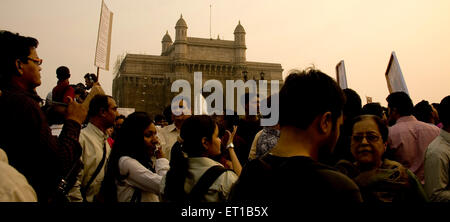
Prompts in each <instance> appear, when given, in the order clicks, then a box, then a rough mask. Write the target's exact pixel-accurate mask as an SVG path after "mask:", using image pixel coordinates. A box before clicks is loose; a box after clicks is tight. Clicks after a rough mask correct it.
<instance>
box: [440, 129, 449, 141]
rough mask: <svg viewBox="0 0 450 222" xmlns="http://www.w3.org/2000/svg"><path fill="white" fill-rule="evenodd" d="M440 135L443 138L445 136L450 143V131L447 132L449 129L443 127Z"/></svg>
mask: <svg viewBox="0 0 450 222" xmlns="http://www.w3.org/2000/svg"><path fill="white" fill-rule="evenodd" d="M439 135H441V136H442V138H444V140H446V141H447V143H450V132H447V131H445V130H443V129H441V132H440V134H439Z"/></svg>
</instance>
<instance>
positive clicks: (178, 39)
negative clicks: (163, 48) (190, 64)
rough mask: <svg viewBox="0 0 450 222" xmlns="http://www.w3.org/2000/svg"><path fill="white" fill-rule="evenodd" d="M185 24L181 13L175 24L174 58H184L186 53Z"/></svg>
mask: <svg viewBox="0 0 450 222" xmlns="http://www.w3.org/2000/svg"><path fill="white" fill-rule="evenodd" d="M187 28H188V27H187V24H186V21H184V19H183V15H181V16H180V19H178V22H177V24H176V25H175V31H176V33H175V42H174V46H175V59H185V58H186V53H187Z"/></svg>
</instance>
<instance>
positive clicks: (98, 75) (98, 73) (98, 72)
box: [97, 66, 100, 82]
mask: <svg viewBox="0 0 450 222" xmlns="http://www.w3.org/2000/svg"><path fill="white" fill-rule="evenodd" d="M99 77H100V67H99V66H97V82H98V81H99V80H100V78H99Z"/></svg>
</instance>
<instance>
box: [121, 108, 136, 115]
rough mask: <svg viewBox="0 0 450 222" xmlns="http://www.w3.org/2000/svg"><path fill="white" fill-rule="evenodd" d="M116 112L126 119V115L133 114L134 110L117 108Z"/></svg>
mask: <svg viewBox="0 0 450 222" xmlns="http://www.w3.org/2000/svg"><path fill="white" fill-rule="evenodd" d="M117 112H118V113H119V114H121V115H124V116H125V117H127V116H128V115H130V114H132V113H134V112H135V108H117Z"/></svg>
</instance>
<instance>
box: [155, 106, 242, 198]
mask: <svg viewBox="0 0 450 222" xmlns="http://www.w3.org/2000/svg"><path fill="white" fill-rule="evenodd" d="M227 133H229V134H230V137H229V138H230V139H229V140H228V141H227V143H226V144H227V148H228V149H227V152H230V158H231V161H232V163H233V169H234V171H231V170H227V171H225V170H224V169H223V165H222V164H220V163H219V162H216V161H214V160H213V159H211V157H214V156H217V155H219V154H220V153H221V150H220V144H221V140H220V138H219V137H218V134H219V130H218V127H217V124H216V122H215V121H214V120H213V119H212V118H211V117H210V116H206V115H202V116H200V115H197V116H191V117H189V118H188V119H187V120H185V121H184V123H183V125H182V127H181V130H180V137H181V140H182V142H181V145H179V146H175V145H174V147H173V148H172V158H171V162H170V167H171V168H170V170H169V172H168V173H167V175H166V177H165V178H164V179H163V182H162V187H161V193H162V198H163V199H162V200H163V201H168V202H185V201H191V202H223V201H226V200H227V199H228V195H229V193H230V191H231V187H232V186H233V184H234V183H235V182H236V180H237V179H238V174H240V171H241V169H242V167H241V164H240V163H239V160H238V159H237V156H236V153H235V152H234V150H233V147H234V146H233V144H232V143H231V141H233V137H234V134H235V133H236V127H235V128H234V131H233V133H230V132H229V131H228V132H227ZM214 166H219V168H221V169H223V170H222V171H220V174H218V175H217V176H215V177H211V178H212V180H211V182H212V183H204V184H207V185H205V189H196V190H197V191H198V190H202V192H195V193H196V194H198V195H195V197H194V198H193V195H192V194H191V191H192V190H193V188H194V187H195V186H196V185H197V183H198V182H199V180H201V179H200V178H202V176H203V175H204V174H205V172H207V171H208V170H209V169H210V168H212V167H214ZM223 171H224V172H223ZM235 172H236V173H235ZM199 187H200V186H199Z"/></svg>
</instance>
